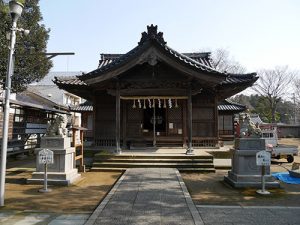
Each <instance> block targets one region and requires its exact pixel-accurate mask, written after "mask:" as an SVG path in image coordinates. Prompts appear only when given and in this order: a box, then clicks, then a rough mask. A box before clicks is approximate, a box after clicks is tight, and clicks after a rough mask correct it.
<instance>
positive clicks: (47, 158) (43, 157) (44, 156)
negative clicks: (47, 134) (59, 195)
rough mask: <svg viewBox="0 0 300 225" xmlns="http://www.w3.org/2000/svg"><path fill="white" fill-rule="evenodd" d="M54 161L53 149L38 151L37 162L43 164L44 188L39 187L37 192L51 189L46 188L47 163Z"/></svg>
mask: <svg viewBox="0 0 300 225" xmlns="http://www.w3.org/2000/svg"><path fill="white" fill-rule="evenodd" d="M53 163H54V157H53V151H51V150H49V149H43V150H41V151H39V164H44V189H40V190H39V192H43V193H46V192H50V191H51V189H48V188H47V182H48V181H47V165H48V164H53Z"/></svg>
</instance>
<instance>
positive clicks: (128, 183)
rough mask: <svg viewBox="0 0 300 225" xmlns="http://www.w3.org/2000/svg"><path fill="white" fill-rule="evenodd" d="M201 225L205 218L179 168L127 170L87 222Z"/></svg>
mask: <svg viewBox="0 0 300 225" xmlns="http://www.w3.org/2000/svg"><path fill="white" fill-rule="evenodd" d="M93 224H101V225H117V224H120V225H126V224H132V225H134V224H138V225H144V224H147V225H150V224H153V225H154V224H155V225H157V224H161V225H164V224H168V225H171V224H174V225H175V224H176V225H180V224H182V225H200V224H203V222H202V219H201V217H200V215H199V213H198V211H197V209H196V207H195V205H194V203H193V201H192V199H191V197H190V195H189V193H188V191H187V189H186V186H185V184H184V183H183V181H182V179H181V176H180V174H179V172H178V170H177V169H173V168H133V169H128V170H127V171H126V172H125V174H124V175H123V176H122V177H121V179H120V180H119V181H118V183H117V184H116V185H115V186H114V188H113V189H112V190H111V192H110V193H109V194H108V195H107V197H106V198H105V199H104V200H103V201H102V202H101V204H100V205H99V206H98V208H97V209H96V210H95V211H94V213H93V214H92V216H91V217H90V218H89V220H88V221H87V223H86V225H93Z"/></svg>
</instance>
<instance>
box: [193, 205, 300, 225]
mask: <svg viewBox="0 0 300 225" xmlns="http://www.w3.org/2000/svg"><path fill="white" fill-rule="evenodd" d="M197 208H198V211H199V213H200V215H201V218H202V219H203V222H204V224H205V225H299V224H300V207H283V206H273V207H272V206H271V207H261V206H248V207H240V206H223V207H222V206H207V205H205V206H197Z"/></svg>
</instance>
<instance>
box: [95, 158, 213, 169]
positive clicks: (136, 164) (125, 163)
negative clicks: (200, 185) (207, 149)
mask: <svg viewBox="0 0 300 225" xmlns="http://www.w3.org/2000/svg"><path fill="white" fill-rule="evenodd" d="M159 167H163V168H177V169H178V170H179V171H181V172H202V173H214V172H215V168H214V164H213V156H211V155H190V156H188V155H160V154H152V155H151V154H145V155H125V154H124V155H113V156H105V155H102V154H96V155H95V156H94V162H93V166H92V168H91V171H124V170H126V169H127V168H159Z"/></svg>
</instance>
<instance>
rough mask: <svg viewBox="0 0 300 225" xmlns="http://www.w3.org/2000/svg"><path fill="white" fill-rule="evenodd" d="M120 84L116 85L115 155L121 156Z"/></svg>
mask: <svg viewBox="0 0 300 225" xmlns="http://www.w3.org/2000/svg"><path fill="white" fill-rule="evenodd" d="M120 107H121V104H120V84H119V81H117V83H116V148H117V149H116V153H117V154H121V153H122V152H121V147H120V117H121V111H120Z"/></svg>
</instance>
